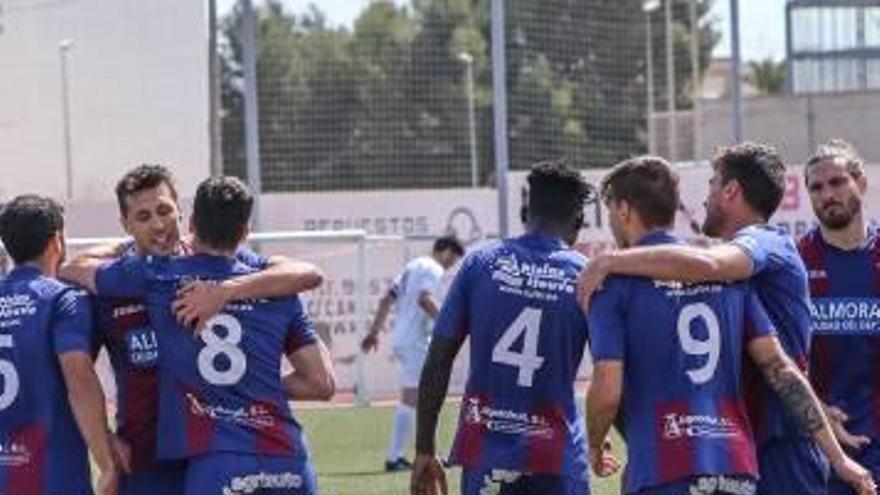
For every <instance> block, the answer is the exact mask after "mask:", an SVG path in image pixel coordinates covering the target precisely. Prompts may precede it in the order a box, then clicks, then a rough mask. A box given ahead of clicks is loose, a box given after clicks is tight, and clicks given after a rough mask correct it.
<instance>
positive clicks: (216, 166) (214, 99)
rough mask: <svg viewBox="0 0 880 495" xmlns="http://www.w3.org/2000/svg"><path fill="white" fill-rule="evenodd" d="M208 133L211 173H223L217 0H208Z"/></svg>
mask: <svg viewBox="0 0 880 495" xmlns="http://www.w3.org/2000/svg"><path fill="white" fill-rule="evenodd" d="M208 78H209V79H210V80H209V81H208V133H209V135H210V142H211V147H210V155H211V166H210V170H211V175H220V174H222V173H223V146H222V141H221V137H220V135H221V133H222V129H221V127H220V63H219V55H218V54H217V0H208Z"/></svg>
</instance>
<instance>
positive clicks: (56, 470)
mask: <svg viewBox="0 0 880 495" xmlns="http://www.w3.org/2000/svg"><path fill="white" fill-rule="evenodd" d="M92 326H93V321H92V309H91V301H90V300H89V297H88V295H87V294H85V293H84V292H83V291H81V290H79V289H74V288H72V287H70V286H67V285H65V284H63V283H61V282H59V281H57V280H55V279H51V278H48V277H44V276H43V275H42V274H41V273H40V271H39V270H38V269H37V268H34V267H30V266H20V267H17V268H15V269H14V270H13V271H12V272H11V273H10V274H9V276H8V277H7V278H5V279H3V280H0V376H2V383H3V385H2V389H0V390H2V392H0V493H9V494H13V493H14V494H28V495H29V494H33V495H37V494H60V493H64V494H71V495H87V494H91V493H92V486H91V473H90V468H89V457H88V452H87V450H86V445H85V442H84V441H83V438H82V436H81V435H80V432H79V429H78V428H77V425H76V421H75V419H74V417H73V412H72V411H71V409H70V405H69V403H68V400H67V387H66V386H65V383H64V377H63V375H62V373H61V367H60V365H59V363H58V357H59V356H61V355H62V354H65V353H67V352H84V353H87V354H91V353H92V351H93V348H94V342H93V328H92Z"/></svg>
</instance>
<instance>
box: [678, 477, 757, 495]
mask: <svg viewBox="0 0 880 495" xmlns="http://www.w3.org/2000/svg"><path fill="white" fill-rule="evenodd" d="M755 490H756V487H755V482H754V481H752V480H748V479H742V478H729V477H727V476H701V477H699V478H697V479H695V480H694V481H693V483H691V486H690V487H689V495H712V494H719V495H721V494H724V495H754V493H755Z"/></svg>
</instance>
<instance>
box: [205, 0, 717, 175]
mask: <svg viewBox="0 0 880 495" xmlns="http://www.w3.org/2000/svg"><path fill="white" fill-rule="evenodd" d="M673 1H675V0H673ZM710 1H711V0H698V8H699V13H700V17H701V18H705V16H706V13H707V12H708V8H709V3H710ZM489 3H490V2H489V1H487V0H413V2H412V4H411V5H410V6H407V7H400V6H397V5H395V4H394V3H393V2H391V1H388V0H384V1H382V0H380V1H374V2H371V3H370V4H369V5H368V6H367V7H366V8H365V9H364V10H363V12H361V14H360V15H359V17H358V18H357V20H356V21H355V22H354V24H353V25H352V26H351V27H350V28H347V27H331V26H329V25H328V23H327V20H326V17H325V15H324V14H323V13H322V12H321V11H320V10H319V9H318V8H317V7H314V6H313V7H311V9H310V10H309V11H308V12H307V13H305V14H304V15H299V16H297V15H294V14H292V13H290V12H288V11H285V9H284V8H283V5H282V4H281V3H280V2H279V0H269V1H268V2H267V3H266V4H265V5H262V6H261V7H260V8H259V9H258V17H259V19H258V22H259V28H258V33H259V34H258V36H259V42H258V43H259V45H258V67H257V73H258V95H259V96H258V100H259V111H260V148H261V167H262V176H263V184H264V188H266V189H267V190H326V189H366V188H388V187H451V186H461V185H466V184H468V183H469V177H470V168H469V166H470V142H469V139H470V135H469V132H468V113H467V112H468V98H469V97H470V95H468V94H467V90H466V87H467V86H466V79H465V74H466V70H465V69H466V66H465V63H464V62H463V61H462V58H461V54H462V53H467V54H469V55H470V56H471V57H472V60H473V62H472V64H473V72H474V80H475V91H474V94H473V98H474V102H475V107H476V121H477V129H478V132H477V149H478V155H479V156H478V161H479V163H480V176H481V182H483V183H488V182H491V177H492V173H491V171H492V169H493V167H492V163H493V162H492V160H493V152H492V145H493V141H492V88H491V84H492V73H491V69H492V61H491V58H490V56H491V55H490V10H489ZM506 8H507V20H506V26H505V27H506V31H507V56H508V60H507V62H508V64H507V73H506V76H507V81H508V92H509V104H508V122H509V128H510V156H511V165H512V167H513V168H523V167H526V166H528V165H529V164H531V163H533V162H534V161H537V160H541V159H547V158H556V157H561V156H568V157H570V158H572V159H574V160H575V161H576V162H577V163H580V164H584V165H590V166H607V165H610V164H612V163H614V162H615V161H617V160H619V159H621V158H624V157H626V156H629V155H632V154H636V153H641V152H644V151H645V149H646V144H645V141H646V138H645V111H646V109H645V101H646V80H645V66H646V63H645V62H646V59H645V34H646V30H645V19H646V17H645V14H644V13H643V12H642V10H641V0H542V1H541V2H535V1H533V0H510V1H509V2H507V7H506ZM674 13H675V15H674V20H675V22H674V24H673V26H674V37H673V39H674V43H675V53H676V58H677V60H678V63H677V64H676V76H677V81H676V82H677V87H678V89H679V91H678V92H677V96H676V98H677V99H678V101H679V108H683V107H686V106H688V105H689V102H690V85H689V81H690V72H689V71H690V67H689V64H690V57H689V43H690V35H691V30H690V27H689V26H688V16H687V2H685V1H683V0H677V1H675V3H674ZM652 19H653V27H654V39H653V42H654V46H655V51H654V54H655V61H654V62H655V63H654V66H655V68H656V69H655V78H656V79H655V86H656V87H657V96H658V105H659V106H658V108H662V105H663V104H664V102H663V100H662V97H663V94H665V92H664V91H663V86H662V82H663V81H665V72H664V70H665V64H664V63H663V61H664V59H663V58H662V57H663V51H662V50H661V49H660V48H661V47H662V46H663V43H664V38H663V36H664V31H663V29H662V26H663V24H662V15H658V14H654V15H653V16H652ZM240 26H241V12H240V11H239V10H238V9H234V10H233V11H232V12H231V13H230V14H229V15H228V16H227V17H226V18H224V19H223V20H222V22H221V31H222V35H223V36H224V38H225V43H224V45H223V49H222V51H221V77H222V106H223V153H224V163H225V168H226V170H227V171H229V172H232V173H237V174H239V175H243V172H244V156H245V153H244V138H243V136H244V132H243V128H242V121H243V117H242V115H243V111H242V110H243V103H242V101H243V97H242V91H241V88H242V85H243V84H242V77H241V40H240V35H239V33H240ZM715 41H716V35H715V34H714V33H713V32H712V30H711V23H708V22H705V20H704V22H703V26H702V28H701V29H700V30H699V42H700V50H701V51H700V53H701V57H702V63H701V66H702V67H706V66H707V65H708V57H709V53H710V50H711V46H712V45H713V43H714V42H715Z"/></svg>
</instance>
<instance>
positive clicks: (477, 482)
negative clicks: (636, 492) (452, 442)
mask: <svg viewBox="0 0 880 495" xmlns="http://www.w3.org/2000/svg"><path fill="white" fill-rule="evenodd" d="M485 493H492V494H494V495H530V494H534V493H538V494H540V495H590V477H589V474H588V473H587V472H584V475H583V476H582V477H580V478H577V477H572V476H566V475H556V474H522V473H518V472H515V471H505V470H502V469H483V470H478V469H473V470H472V469H465V470H462V472H461V495H482V494H485Z"/></svg>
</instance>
